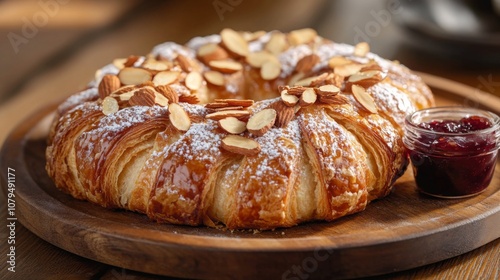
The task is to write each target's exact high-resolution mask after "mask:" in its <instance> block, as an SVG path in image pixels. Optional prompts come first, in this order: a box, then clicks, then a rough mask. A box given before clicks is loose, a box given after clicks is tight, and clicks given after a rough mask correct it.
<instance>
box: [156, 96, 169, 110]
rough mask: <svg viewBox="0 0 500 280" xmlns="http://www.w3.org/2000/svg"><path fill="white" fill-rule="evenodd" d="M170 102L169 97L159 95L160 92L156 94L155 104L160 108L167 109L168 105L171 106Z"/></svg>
mask: <svg viewBox="0 0 500 280" xmlns="http://www.w3.org/2000/svg"><path fill="white" fill-rule="evenodd" d="M169 103H170V102H169V100H168V98H167V97H165V95H163V94H161V93H159V92H155V104H158V105H160V106H163V107H167V106H168V104H169Z"/></svg>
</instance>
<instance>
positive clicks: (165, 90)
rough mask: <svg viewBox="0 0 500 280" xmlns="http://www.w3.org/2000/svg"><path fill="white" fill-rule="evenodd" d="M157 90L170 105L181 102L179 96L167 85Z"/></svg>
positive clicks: (158, 87)
mask: <svg viewBox="0 0 500 280" xmlns="http://www.w3.org/2000/svg"><path fill="white" fill-rule="evenodd" d="M156 90H157V91H158V92H159V93H161V94H162V95H163V96H165V98H167V100H168V103H178V102H179V95H178V94H177V92H175V90H173V89H172V88H171V87H169V86H167V85H162V86H157V87H156ZM157 103H158V102H157ZM158 104H160V103H158ZM160 105H162V104H160Z"/></svg>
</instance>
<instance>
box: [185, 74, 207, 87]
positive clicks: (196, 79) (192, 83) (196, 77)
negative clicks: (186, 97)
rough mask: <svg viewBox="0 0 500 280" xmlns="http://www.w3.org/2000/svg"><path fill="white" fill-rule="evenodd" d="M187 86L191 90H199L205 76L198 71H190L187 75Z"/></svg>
mask: <svg viewBox="0 0 500 280" xmlns="http://www.w3.org/2000/svg"><path fill="white" fill-rule="evenodd" d="M184 82H185V83H186V87H187V88H188V89H190V90H198V89H199V88H200V87H201V85H202V84H203V77H202V76H201V74H200V73H198V72H190V73H189V74H187V76H186V80H185V81H184Z"/></svg>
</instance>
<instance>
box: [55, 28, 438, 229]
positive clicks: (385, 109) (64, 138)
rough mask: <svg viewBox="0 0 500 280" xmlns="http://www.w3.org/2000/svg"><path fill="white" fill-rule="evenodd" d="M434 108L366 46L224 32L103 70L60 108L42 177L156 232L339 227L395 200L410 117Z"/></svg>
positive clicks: (396, 67)
mask: <svg viewBox="0 0 500 280" xmlns="http://www.w3.org/2000/svg"><path fill="white" fill-rule="evenodd" d="M433 102H434V101H433V96H432V94H431V92H430V90H429V88H428V87H427V86H426V85H425V84H424V83H423V82H422V80H421V79H420V78H419V77H418V76H416V75H415V74H413V73H412V72H411V71H410V70H408V68H406V67H405V66H403V65H401V64H399V63H396V62H392V61H388V60H385V59H383V58H380V57H379V56H377V55H375V54H373V53H371V52H370V51H369V46H368V44H366V43H361V44H358V45H357V46H356V47H354V46H349V45H345V44H339V43H335V42H332V41H329V40H327V39H325V38H322V37H320V36H318V34H317V32H316V31H315V30H313V29H309V28H306V29H300V30H295V31H292V32H290V33H282V32H278V31H273V32H270V33H265V32H255V33H252V32H238V31H235V30H232V29H229V28H226V29H224V30H223V31H222V32H221V34H218V35H212V36H208V37H205V38H194V39H193V40H191V41H190V42H188V43H187V44H186V45H179V44H176V43H172V42H167V43H163V44H161V45H158V46H156V47H155V48H154V49H153V50H152V51H151V53H149V54H147V55H145V56H130V57H128V58H125V59H116V60H114V61H112V62H111V63H110V64H109V65H107V66H106V67H103V68H102V69H100V70H99V71H97V72H96V78H95V80H94V81H92V82H91V83H90V84H89V85H88V87H87V89H85V90H84V91H81V92H78V93H75V94H74V95H73V96H71V97H69V98H68V99H67V100H66V101H64V102H63V103H62V104H61V105H60V106H59V107H58V109H57V112H56V117H55V119H54V123H53V125H52V127H51V131H50V134H49V137H48V147H47V150H46V159H47V164H46V169H47V172H48V174H49V176H50V177H51V178H52V179H53V181H54V183H55V185H56V186H57V188H59V189H61V190H62V191H64V192H66V193H68V194H70V195H71V196H73V197H75V198H77V199H83V200H88V201H90V202H92V203H95V204H98V205H101V206H103V207H106V208H117V209H127V210H131V211H136V212H139V213H144V214H146V215H147V216H148V217H149V218H150V219H152V220H154V221H158V222H161V223H170V224H180V225H191V226H199V225H206V226H215V225H223V226H225V227H227V228H229V229H274V228H279V227H291V226H295V225H297V224H299V223H302V222H308V221H317V220H323V221H332V220H335V219H337V218H340V217H343V216H346V215H349V214H352V213H356V212H359V211H362V210H363V209H365V207H366V206H367V204H368V203H369V202H370V201H373V200H374V199H378V198H382V197H384V196H386V195H388V194H389V193H390V191H391V188H392V186H393V183H394V181H395V180H396V179H397V178H398V176H400V175H401V174H402V172H403V171H404V170H405V168H406V167H407V163H408V159H407V155H406V153H405V149H404V146H403V143H402V131H403V130H402V129H401V128H402V126H403V124H404V120H405V117H406V116H407V114H408V113H410V112H412V111H414V110H417V109H422V108H426V107H430V106H432V105H433V104H434V103H433ZM103 211H107V210H103Z"/></svg>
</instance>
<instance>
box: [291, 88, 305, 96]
mask: <svg viewBox="0 0 500 280" xmlns="http://www.w3.org/2000/svg"><path fill="white" fill-rule="evenodd" d="M306 89H307V88H306V87H303V86H295V87H288V86H287V91H288V94H290V95H295V96H300V95H302V93H303V92H304V90H306Z"/></svg>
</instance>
